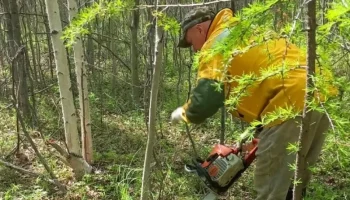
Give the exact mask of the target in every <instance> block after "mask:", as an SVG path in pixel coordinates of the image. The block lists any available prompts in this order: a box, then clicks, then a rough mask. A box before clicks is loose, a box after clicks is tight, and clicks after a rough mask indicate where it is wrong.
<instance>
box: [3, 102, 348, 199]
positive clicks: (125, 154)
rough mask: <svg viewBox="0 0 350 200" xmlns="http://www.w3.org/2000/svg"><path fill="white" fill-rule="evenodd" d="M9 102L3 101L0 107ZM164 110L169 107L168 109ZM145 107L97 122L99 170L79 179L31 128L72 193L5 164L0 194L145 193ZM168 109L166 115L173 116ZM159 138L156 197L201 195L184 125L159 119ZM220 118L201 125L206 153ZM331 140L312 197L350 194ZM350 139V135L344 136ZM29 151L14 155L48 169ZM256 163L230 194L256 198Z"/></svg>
mask: <svg viewBox="0 0 350 200" xmlns="http://www.w3.org/2000/svg"><path fill="white" fill-rule="evenodd" d="M0 108H3V107H0ZM2 113H4V115H3V116H1V117H0V118H1V119H0V152H1V156H4V155H6V154H8V153H9V152H10V151H11V149H13V148H14V147H15V146H16V141H17V137H16V134H15V130H16V128H15V126H14V124H15V123H14V119H15V116H11V115H10V114H9V112H4V111H3V109H2ZM163 114H164V113H163ZM140 116H142V114H141V113H131V114H125V115H123V116H117V115H108V116H104V117H103V124H102V125H100V126H93V127H92V128H93V143H94V150H95V152H94V164H93V166H94V168H95V173H94V174H91V175H86V176H85V177H84V179H83V180H82V181H76V180H74V178H73V174H72V172H71V171H70V169H69V168H68V167H66V166H64V165H63V163H62V162H60V161H59V160H58V159H57V156H56V155H57V153H56V152H54V151H53V149H51V148H49V147H48V146H46V145H45V144H44V142H43V141H42V139H41V137H40V136H39V134H38V133H37V132H35V131H30V132H31V135H32V137H33V138H34V139H35V142H36V143H37V145H38V147H39V150H40V151H41V152H42V153H43V154H44V156H45V158H46V159H47V160H48V163H49V166H50V167H51V168H52V169H53V170H54V172H55V174H56V175H57V176H58V177H59V180H60V181H61V182H62V183H64V184H65V185H67V186H68V189H69V190H68V193H66V194H60V193H59V192H58V191H57V190H56V189H55V187H53V186H52V185H50V184H49V183H47V182H45V181H43V179H41V178H37V177H31V176H29V175H27V174H20V173H18V172H16V171H14V170H12V169H8V168H6V167H4V166H0V199H5V200H8V199H121V200H127V199H138V198H139V195H140V188H141V179H142V168H143V161H144V160H143V157H144V149H145V146H146V142H147V135H146V133H147V130H146V128H145V125H144V121H143V118H142V117H140ZM167 118H168V113H167V114H164V117H163V119H162V120H161V121H167ZM157 128H158V132H157V137H158V138H157V143H156V146H155V151H154V155H155V157H156V159H155V161H154V162H153V163H152V166H153V167H152V177H153V178H152V179H153V180H152V187H151V188H152V192H153V195H154V198H153V199H160V200H166V199H186V200H190V199H200V197H201V196H203V195H204V194H205V189H204V187H203V186H202V185H201V183H200V182H199V180H198V179H197V178H196V177H194V176H193V175H189V174H186V172H185V171H184V164H185V163H186V162H188V161H189V159H190V158H191V156H190V154H191V151H192V150H191V146H190V143H189V140H188V138H187V136H186V132H185V130H186V129H185V127H183V126H182V125H177V126H170V125H169V124H168V123H167V122H163V123H162V124H159V123H158V124H157ZM219 128H220V125H219V123H218V120H215V119H213V120H209V121H208V123H206V125H205V126H204V127H201V128H196V129H195V130H193V131H192V135H193V137H194V140H195V142H196V144H197V146H198V147H197V148H198V149H199V150H200V155H202V156H206V155H207V154H208V153H209V151H210V149H211V147H212V145H213V144H215V143H217V142H218V133H219V132H220V130H219ZM330 141H331V139H329V140H327V144H326V146H325V148H324V151H323V153H322V155H321V157H320V159H319V162H318V164H317V166H316V167H315V168H314V176H313V179H312V181H311V184H310V186H309V188H308V195H307V198H306V199H308V200H311V199H315V200H316V199H317V200H321V199H327V200H328V199H329V200H330V199H334V200H335V199H339V200H344V199H350V178H349V177H350V167H349V166H342V165H341V160H338V158H337V154H335V153H334V148H335V147H334V145H332V143H331V142H330ZM344 142H346V143H347V144H349V143H350V139H349V138H347V141H344ZM24 144H25V145H24V148H22V150H21V153H22V154H23V156H18V157H16V156H11V157H10V158H9V159H8V161H10V162H12V163H14V164H16V165H19V166H21V167H23V168H26V169H28V170H32V171H35V172H37V173H45V171H44V168H43V166H42V165H41V164H40V163H39V162H38V159H37V158H36V157H35V155H34V153H33V151H32V149H31V148H30V147H29V146H28V144H27V143H26V142H24ZM253 170H254V163H253V165H252V166H251V167H250V168H249V169H248V170H247V171H246V172H245V173H244V174H243V176H242V177H241V178H240V179H239V180H238V181H237V183H235V184H234V186H233V187H232V189H230V191H229V192H228V193H227V196H226V197H225V198H224V199H242V200H243V199H254V196H255V192H254V187H253Z"/></svg>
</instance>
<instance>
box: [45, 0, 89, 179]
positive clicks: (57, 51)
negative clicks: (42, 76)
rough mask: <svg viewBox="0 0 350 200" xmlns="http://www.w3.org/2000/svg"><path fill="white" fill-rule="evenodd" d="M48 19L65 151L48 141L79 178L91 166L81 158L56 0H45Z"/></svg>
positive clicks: (87, 171)
mask: <svg viewBox="0 0 350 200" xmlns="http://www.w3.org/2000/svg"><path fill="white" fill-rule="evenodd" d="M45 3H46V11H47V15H48V20H49V26H50V33H51V41H52V45H53V50H54V57H55V62H56V73H57V77H58V86H59V91H60V99H61V105H62V112H63V122H64V132H65V139H66V145H67V148H68V149H67V151H66V150H64V149H62V148H61V147H60V146H59V145H57V144H56V143H50V144H51V145H52V146H53V147H54V148H56V149H57V150H58V151H59V152H60V153H61V155H62V156H63V160H64V162H65V163H66V164H68V165H69V166H71V167H72V169H73V171H74V173H75V175H76V177H77V178H78V179H80V178H81V177H82V176H83V175H84V174H85V173H89V172H91V166H90V165H89V164H88V163H87V162H86V161H85V160H84V159H83V158H82V156H81V148H80V141H79V134H78V128H77V119H76V110H75V107H74V103H73V94H72V91H71V81H70V76H69V68H68V60H67V52H66V50H65V47H64V44H63V41H62V40H61V39H60V38H61V37H62V25H61V18H60V14H59V9H58V3H57V0H45Z"/></svg>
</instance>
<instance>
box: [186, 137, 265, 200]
mask: <svg viewBox="0 0 350 200" xmlns="http://www.w3.org/2000/svg"><path fill="white" fill-rule="evenodd" d="M258 142H259V139H257V138H254V139H252V140H251V141H250V142H247V143H245V144H244V145H243V144H242V143H240V145H236V146H227V145H223V144H216V145H214V147H213V149H212V151H211V153H210V154H209V155H208V157H207V158H206V159H205V160H202V159H200V158H196V159H193V161H192V162H193V163H192V164H186V165H185V171H187V172H190V173H194V174H196V175H197V176H198V177H199V178H200V179H201V180H202V182H203V183H204V184H205V186H206V188H208V189H209V190H210V191H211V192H210V193H209V194H208V196H213V197H211V198H205V199H215V198H216V197H215V196H220V195H223V194H225V193H226V192H227V190H228V189H229V188H230V187H231V186H232V184H233V183H234V182H235V181H236V180H237V179H238V178H239V177H240V176H241V175H242V173H243V172H244V171H245V170H246V169H247V168H248V167H249V166H250V164H251V163H252V162H253V161H254V159H255V157H256V156H255V152H256V151H257V144H258Z"/></svg>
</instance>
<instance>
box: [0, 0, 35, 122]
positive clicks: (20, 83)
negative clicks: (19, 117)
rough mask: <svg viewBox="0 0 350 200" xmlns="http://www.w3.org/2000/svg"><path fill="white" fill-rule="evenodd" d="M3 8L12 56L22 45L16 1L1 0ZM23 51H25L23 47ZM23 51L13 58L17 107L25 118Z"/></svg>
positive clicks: (25, 94)
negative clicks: (16, 57)
mask: <svg viewBox="0 0 350 200" xmlns="http://www.w3.org/2000/svg"><path fill="white" fill-rule="evenodd" d="M2 4H3V6H4V10H5V12H6V14H5V15H4V16H5V21H6V28H7V37H8V38H7V41H8V50H9V55H10V57H13V56H14V55H15V54H16V52H17V50H18V49H19V48H20V47H21V46H22V42H21V28H20V21H19V14H18V7H17V1H9V0H2ZM24 51H27V50H26V49H24ZM25 64H26V63H25V53H23V54H21V55H19V57H18V59H16V60H15V72H14V74H13V75H14V79H15V86H16V90H18V91H17V92H18V103H19V108H20V110H21V111H22V112H23V115H24V118H25V119H30V109H29V98H28V87H27V79H26V70H25V66H26V65H25Z"/></svg>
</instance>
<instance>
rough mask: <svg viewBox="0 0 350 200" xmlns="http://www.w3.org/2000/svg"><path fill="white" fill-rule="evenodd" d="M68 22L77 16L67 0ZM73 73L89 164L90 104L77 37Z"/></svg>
mask: <svg viewBox="0 0 350 200" xmlns="http://www.w3.org/2000/svg"><path fill="white" fill-rule="evenodd" d="M68 10H69V20H70V21H72V20H73V19H74V17H75V16H76V14H77V3H76V2H75V0H68ZM73 51H74V61H75V72H76V76H77V84H78V90H79V105H80V122H81V141H82V153H83V158H84V159H85V160H86V161H87V162H88V163H89V164H91V163H92V160H93V150H92V136H91V126H90V124H91V121H90V104H89V96H88V86H87V78H86V77H87V75H86V67H85V64H84V63H85V57H84V49H83V43H82V40H81V38H80V36H78V37H77V38H76V41H75V43H74V45H73Z"/></svg>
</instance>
